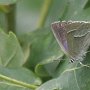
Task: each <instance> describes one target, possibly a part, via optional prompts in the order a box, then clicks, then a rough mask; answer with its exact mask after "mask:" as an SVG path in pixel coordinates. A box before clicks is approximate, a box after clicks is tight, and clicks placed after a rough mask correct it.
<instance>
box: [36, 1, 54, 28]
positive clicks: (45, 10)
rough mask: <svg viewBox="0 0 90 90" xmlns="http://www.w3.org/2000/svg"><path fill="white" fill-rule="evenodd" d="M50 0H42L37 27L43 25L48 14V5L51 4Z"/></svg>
mask: <svg viewBox="0 0 90 90" xmlns="http://www.w3.org/2000/svg"><path fill="white" fill-rule="evenodd" d="M52 1H53V0H45V1H44V5H43V7H42V10H41V15H40V18H39V22H38V24H37V28H41V27H43V26H44V24H45V21H46V18H47V16H48V12H49V10H50V7H51V5H52Z"/></svg>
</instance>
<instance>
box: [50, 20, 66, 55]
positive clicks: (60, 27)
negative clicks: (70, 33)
mask: <svg viewBox="0 0 90 90" xmlns="http://www.w3.org/2000/svg"><path fill="white" fill-rule="evenodd" d="M64 26H65V23H64V22H63V23H62V22H61V23H60V22H55V23H52V25H51V27H52V31H53V34H54V36H55V37H56V40H57V41H58V44H59V45H60V47H61V49H62V50H63V52H64V53H65V54H68V46H67V38H66V37H67V32H66V30H65V27H64Z"/></svg>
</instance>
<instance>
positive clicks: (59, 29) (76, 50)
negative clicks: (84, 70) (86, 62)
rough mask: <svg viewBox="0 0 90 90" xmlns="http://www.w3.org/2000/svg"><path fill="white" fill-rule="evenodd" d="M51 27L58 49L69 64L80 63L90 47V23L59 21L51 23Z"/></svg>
mask: <svg viewBox="0 0 90 90" xmlns="http://www.w3.org/2000/svg"><path fill="white" fill-rule="evenodd" d="M51 27H52V31H53V33H54V36H55V37H56V39H57V41H58V43H59V45H60V47H61V48H62V50H63V52H64V53H65V54H66V55H67V56H68V57H69V58H70V60H71V62H74V61H77V60H80V61H82V60H83V58H84V57H85V54H86V51H87V49H88V47H89V46H90V22H85V21H68V22H66V21H62V22H60V21H59V22H55V23H52V25H51Z"/></svg>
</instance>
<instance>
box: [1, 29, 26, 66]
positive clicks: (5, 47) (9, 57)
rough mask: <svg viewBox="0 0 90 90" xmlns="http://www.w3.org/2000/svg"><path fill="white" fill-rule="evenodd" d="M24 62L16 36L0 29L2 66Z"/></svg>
mask: <svg viewBox="0 0 90 90" xmlns="http://www.w3.org/2000/svg"><path fill="white" fill-rule="evenodd" d="M24 63H25V59H24V54H23V52H22V49H21V47H20V45H19V42H18V40H17V38H16V36H15V35H14V34H13V33H12V32H10V33H9V35H7V34H5V33H4V32H3V31H2V30H0V64H1V65H2V66H4V67H19V66H22V65H23V64H24Z"/></svg>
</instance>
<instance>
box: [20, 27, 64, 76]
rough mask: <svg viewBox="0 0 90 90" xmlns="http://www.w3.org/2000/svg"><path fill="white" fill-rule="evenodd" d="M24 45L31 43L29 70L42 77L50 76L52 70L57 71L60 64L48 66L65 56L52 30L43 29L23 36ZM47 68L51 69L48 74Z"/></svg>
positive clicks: (27, 64)
mask: <svg viewBox="0 0 90 90" xmlns="http://www.w3.org/2000/svg"><path fill="white" fill-rule="evenodd" d="M20 40H22V43H25V44H27V43H30V57H29V59H28V61H27V63H26V66H27V67H28V68H32V69H34V68H35V67H36V68H35V71H36V73H37V74H38V75H40V76H48V75H49V74H48V72H50V68H53V69H55V68H56V67H57V65H58V64H59V62H57V63H56V64H53V65H52V66H51V67H49V65H48V66H45V65H46V64H51V63H55V62H54V60H56V59H58V58H60V57H62V56H63V53H62V52H61V50H60V47H59V45H58V44H57V42H56V40H55V38H54V36H53V34H52V31H51V30H50V28H42V29H40V30H36V31H33V32H31V33H28V34H25V35H23V36H21V39H20ZM46 67H49V69H48V70H49V71H48V72H47V70H46Z"/></svg>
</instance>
